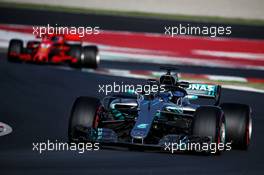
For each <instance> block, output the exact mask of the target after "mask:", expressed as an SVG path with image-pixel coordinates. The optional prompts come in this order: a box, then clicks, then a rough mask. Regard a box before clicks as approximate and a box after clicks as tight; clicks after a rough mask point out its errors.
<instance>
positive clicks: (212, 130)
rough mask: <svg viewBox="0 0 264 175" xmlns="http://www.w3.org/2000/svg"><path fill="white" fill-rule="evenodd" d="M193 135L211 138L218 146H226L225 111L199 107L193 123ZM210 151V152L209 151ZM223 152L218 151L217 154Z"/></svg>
mask: <svg viewBox="0 0 264 175" xmlns="http://www.w3.org/2000/svg"><path fill="white" fill-rule="evenodd" d="M192 134H193V135H194V136H200V137H211V139H212V142H213V143H216V144H217V145H218V144H220V143H222V144H225V117H224V113H223V111H222V110H221V109H220V108H218V107H215V106H202V107H199V108H198V109H197V110H196V112H195V114H194V119H193V122H192ZM209 151H210V150H209ZM220 152H221V150H219V149H216V152H215V153H217V154H219V153H220Z"/></svg>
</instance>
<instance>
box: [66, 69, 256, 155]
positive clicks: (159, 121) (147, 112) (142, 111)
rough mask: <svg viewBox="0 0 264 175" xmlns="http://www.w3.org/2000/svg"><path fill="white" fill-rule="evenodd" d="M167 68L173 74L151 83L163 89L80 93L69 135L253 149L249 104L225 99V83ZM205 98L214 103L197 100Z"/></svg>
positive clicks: (161, 145) (105, 140) (116, 142)
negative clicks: (183, 76) (194, 79)
mask: <svg viewBox="0 0 264 175" xmlns="http://www.w3.org/2000/svg"><path fill="white" fill-rule="evenodd" d="M164 69H166V70H167V73H166V74H164V75H162V76H161V77H160V80H148V83H147V84H152V85H153V84H155V83H156V84H159V85H160V86H161V85H163V86H164V87H165V91H162V92H161V91H157V92H153V93H149V94H144V93H133V92H128V93H120V94H113V95H111V96H107V97H105V98H103V99H102V100H99V99H97V98H92V97H78V98H77V99H76V101H75V102H74V104H73V107H72V111H71V116H70V120H69V129H68V137H69V140H70V141H71V142H82V141H90V142H99V143H102V144H106V145H120V144H121V145H126V146H143V147H144V146H146V147H159V148H164V146H165V145H166V143H168V142H173V143H179V142H184V143H204V142H207V143H216V144H220V143H222V144H225V143H227V142H230V144H231V145H232V148H237V149H247V148H248V146H249V144H250V139H251V132H252V122H251V121H252V119H251V108H250V107H249V106H248V105H245V104H238V103H222V104H220V96H221V86H219V85H213V84H202V83H189V82H183V81H179V80H178V76H177V74H172V73H171V72H172V70H173V69H172V68H168V67H165V68H164ZM199 99H204V100H207V99H208V100H209V99H211V100H212V101H213V104H210V105H208V104H206V105H201V104H197V103H195V101H197V100H198V101H199ZM199 151H201V150H199ZM221 151H222V150H218V151H217V152H221Z"/></svg>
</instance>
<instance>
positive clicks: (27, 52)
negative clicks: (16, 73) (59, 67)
mask: <svg viewBox="0 0 264 175" xmlns="http://www.w3.org/2000/svg"><path fill="white" fill-rule="evenodd" d="M72 38H74V36H71V35H52V36H48V35H46V36H44V37H42V39H41V41H28V42H27V44H26V47H23V41H22V40H18V39H12V40H10V42H9V47H8V54H7V58H8V60H9V61H15V62H19V61H24V62H34V63H52V64H59V63H69V64H70V65H71V66H73V67H88V68H94V69H95V68H97V66H98V64H99V61H100V57H99V51H98V48H97V46H84V47H82V44H81V41H80V40H79V38H78V43H77V44H76V37H75V39H72ZM69 40H75V42H74V44H73V43H69Z"/></svg>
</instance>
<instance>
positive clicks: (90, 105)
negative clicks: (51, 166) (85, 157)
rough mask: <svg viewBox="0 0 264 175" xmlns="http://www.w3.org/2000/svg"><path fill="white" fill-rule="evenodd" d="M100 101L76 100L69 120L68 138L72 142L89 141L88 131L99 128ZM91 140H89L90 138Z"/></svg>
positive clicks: (83, 98) (86, 98)
mask: <svg viewBox="0 0 264 175" xmlns="http://www.w3.org/2000/svg"><path fill="white" fill-rule="evenodd" d="M100 106H101V104H100V100H99V99H97V98H92V97H79V98H77V99H76V100H75V102H74V104H73V107H72V110H71V116H70V120H69V128H68V138H69V141H70V142H73V141H82V140H87V136H88V134H87V133H85V132H87V130H91V129H93V128H97V126H98V122H99V116H98V115H97V112H98V110H99V108H100ZM88 139H89V138H88Z"/></svg>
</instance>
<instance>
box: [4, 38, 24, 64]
mask: <svg viewBox="0 0 264 175" xmlns="http://www.w3.org/2000/svg"><path fill="white" fill-rule="evenodd" d="M22 52H23V41H22V40H17V39H12V40H11V41H10V42H9V46H8V51H7V59H8V61H15V62H18V61H21V60H20V59H19V56H20V54H21V53H22Z"/></svg>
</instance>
